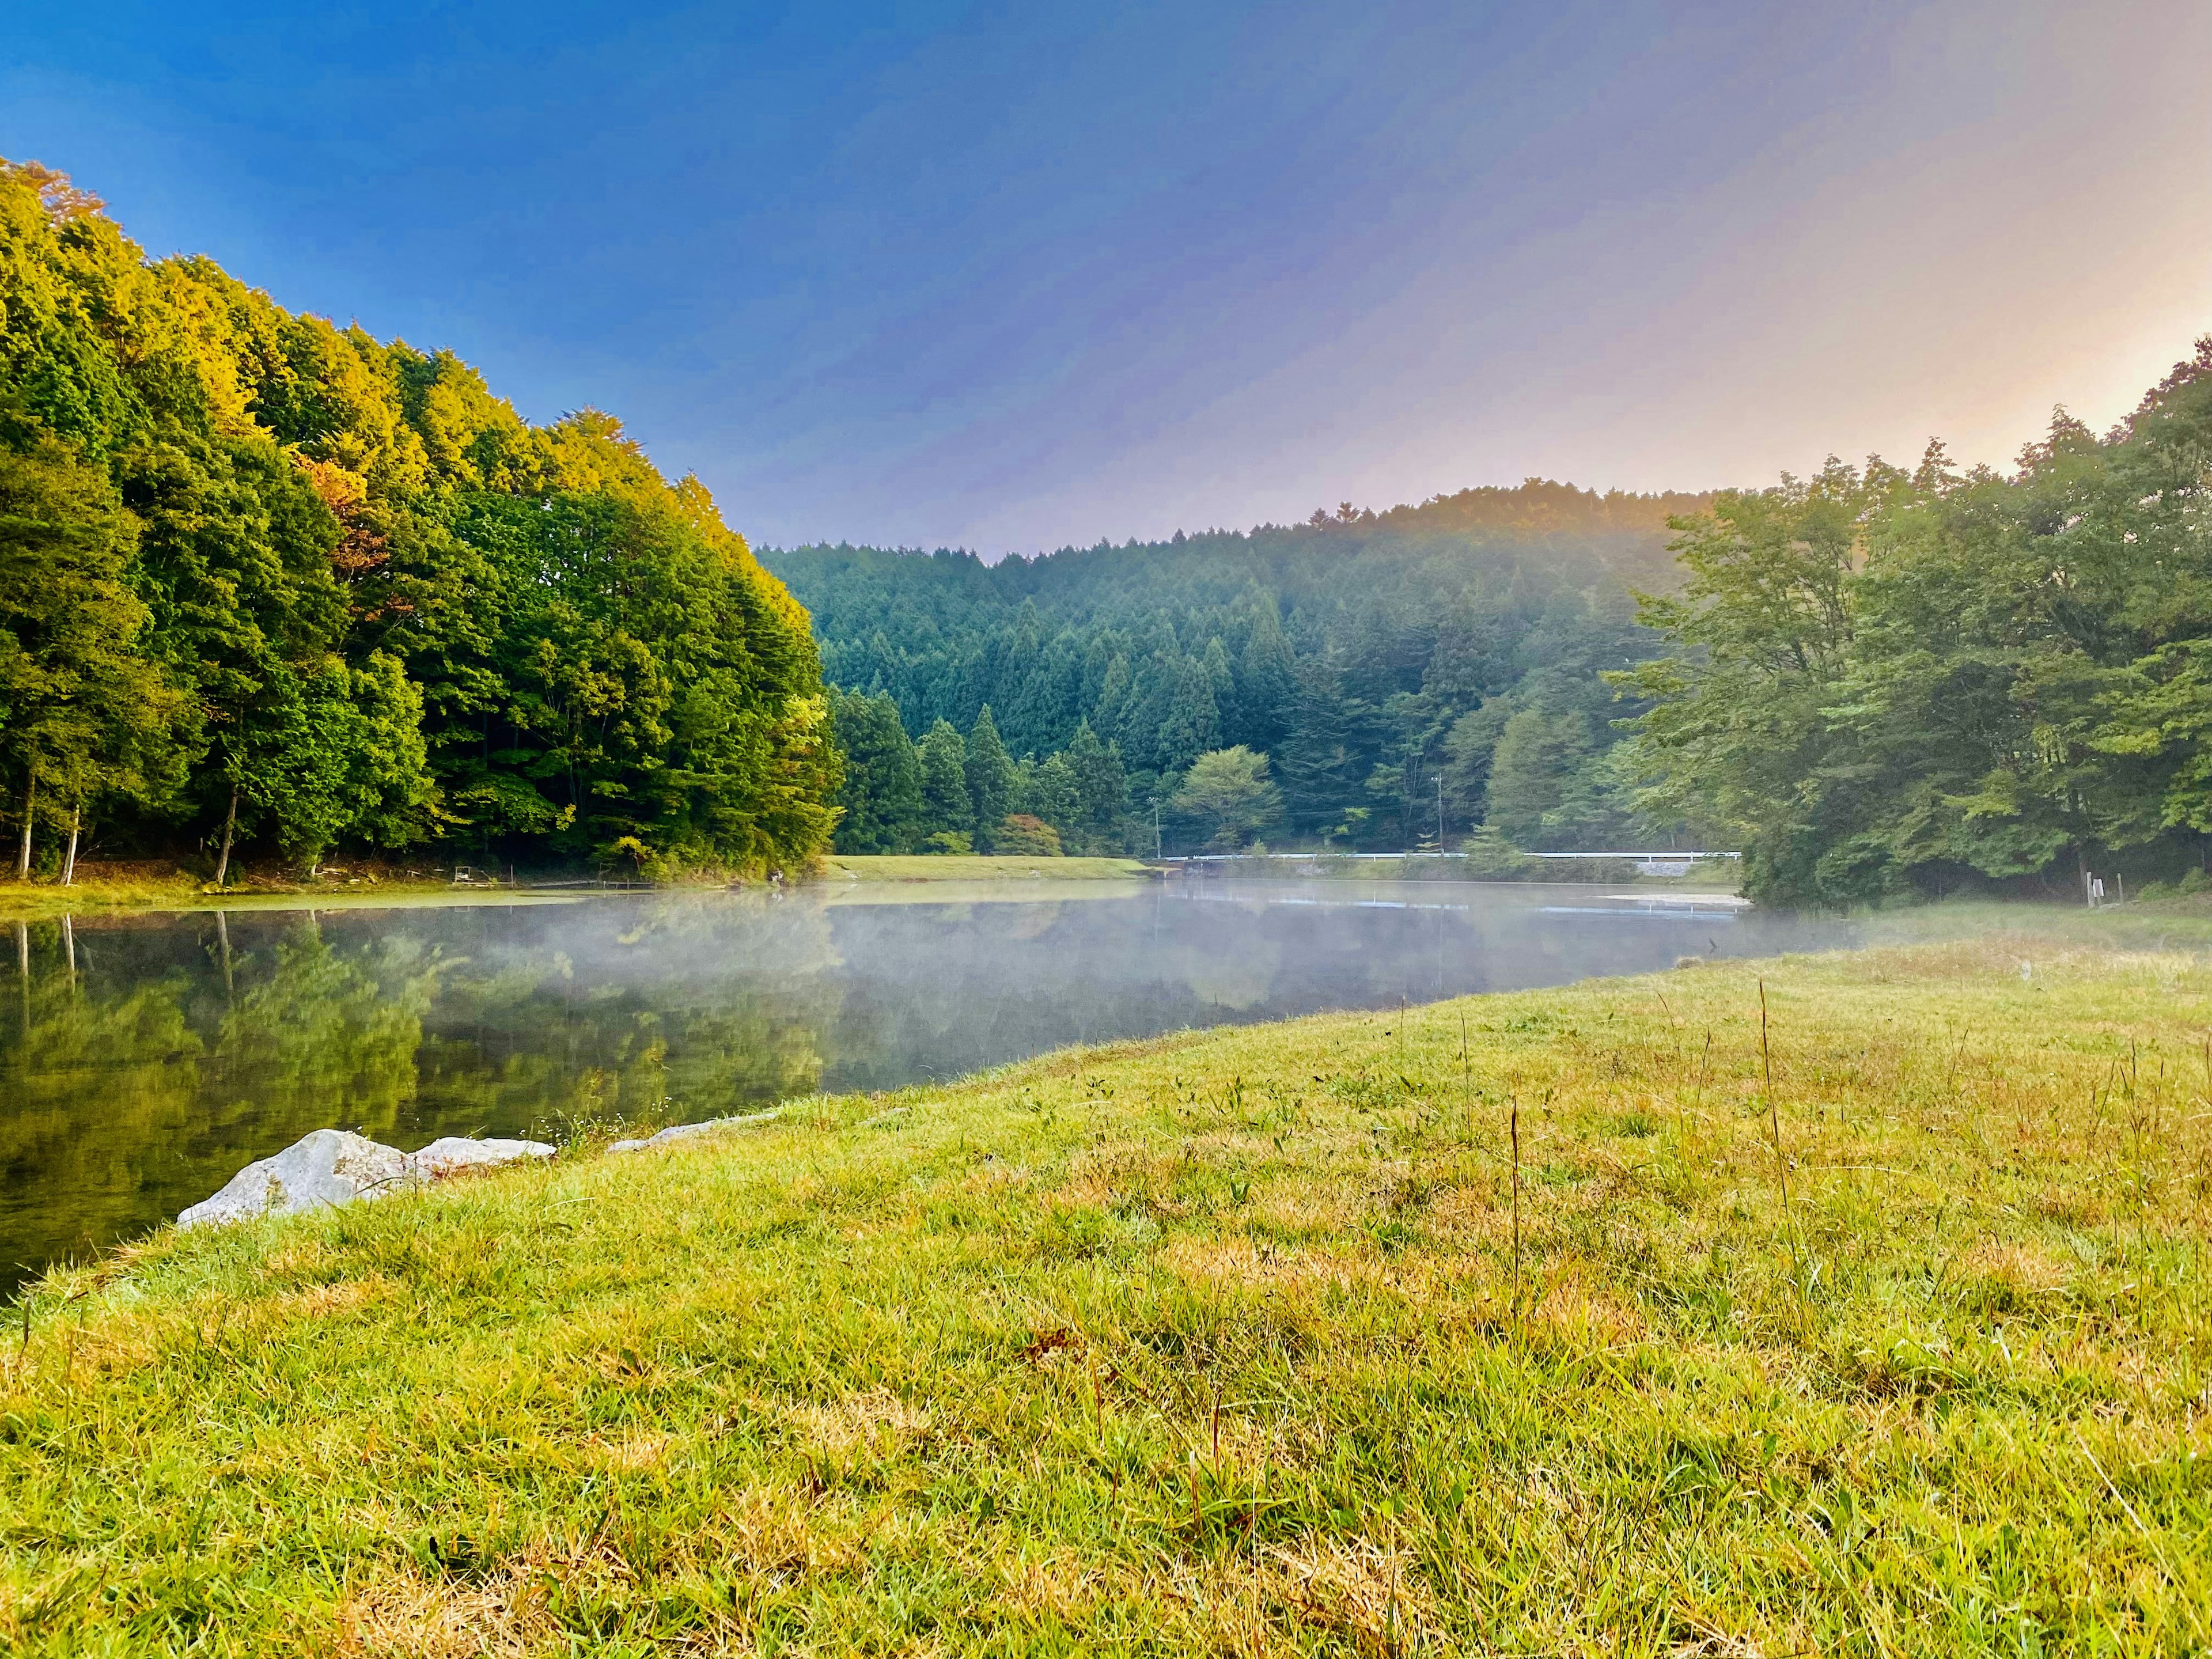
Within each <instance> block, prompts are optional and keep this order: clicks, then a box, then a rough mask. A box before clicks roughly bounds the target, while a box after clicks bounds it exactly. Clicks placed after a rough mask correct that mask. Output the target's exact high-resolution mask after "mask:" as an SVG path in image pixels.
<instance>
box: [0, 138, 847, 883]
mask: <svg viewBox="0 0 2212 1659" xmlns="http://www.w3.org/2000/svg"><path fill="white" fill-rule="evenodd" d="M838 782H839V775H838V763H837V758H836V750H835V748H834V746H833V745H832V743H831V741H830V738H829V714H828V706H827V702H826V699H825V698H824V696H823V690H822V685H821V671H820V663H819V659H818V657H817V653H816V650H815V647H814V643H813V640H812V637H811V633H810V631H809V629H808V624H807V618H806V615H805V611H803V610H801V609H800V608H799V605H797V604H796V603H795V602H794V601H793V599H792V598H791V596H790V594H789V593H787V592H786V591H785V590H784V588H783V586H781V584H780V583H779V582H777V581H776V580H775V578H774V577H772V576H771V575H769V574H768V573H767V572H766V571H765V570H764V569H763V568H762V567H761V566H760V564H759V562H757V560H756V559H755V558H754V556H753V555H752V553H751V551H750V549H749V548H748V547H747V546H746V544H745V543H744V539H743V538H741V537H739V536H738V535H736V534H734V533H732V532H731V531H730V530H729V529H728V528H726V526H725V525H724V524H723V522H722V520H721V518H720V514H719V513H718V512H717V510H716V508H715V505H714V501H713V500H712V498H711V497H710V496H709V495H708V492H707V490H706V489H705V488H704V487H703V486H702V485H701V484H700V483H699V482H698V481H697V480H696V478H689V477H687V478H684V479H683V480H681V481H679V482H678V483H674V484H671V483H668V482H667V481H666V480H665V479H664V478H663V477H661V476H660V474H659V472H658V471H655V470H654V468H653V465H652V464H651V463H650V462H649V461H648V460H647V459H646V457H645V455H644V453H643V452H642V451H641V449H640V447H638V446H637V445H636V444H635V442H633V441H630V440H629V438H627V437H626V436H625V435H623V430H622V428H621V426H620V424H619V423H618V422H616V421H615V420H614V419H613V418H611V416H606V415H604V414H601V413H599V412H598V411H595V410H582V411H580V412H578V413H576V414H574V415H571V416H567V417H565V418H563V419H562V420H560V421H558V422H554V423H553V424H551V425H550V426H544V427H533V426H532V425H530V424H528V423H526V422H524V421H523V420H521V419H520V417H519V416H517V415H516V414H515V412H514V410H513V408H512V407H511V406H509V405H508V404H507V403H505V402H503V401H501V399H499V398H495V397H494V396H493V395H492V394H491V392H489V389H488V388H487V387H486V386H484V384H483V380H482V379H481V378H480V377H479V376H478V375H477V374H476V372H475V371H474V370H472V369H471V368H469V367H468V366H467V365H466V364H465V363H462V362H459V361H458V360H457V359H456V358H454V357H453V356H452V355H451V354H450V353H447V352H423V351H418V350H416V349H414V348H412V347H410V346H409V345H406V344H405V343H401V342H398V341H393V342H389V343H386V342H380V341H379V340H377V339H375V338H374V337H372V336H370V335H369V334H368V333H367V332H365V331H363V330H362V329H361V328H360V327H359V326H357V325H356V326H353V327H348V328H340V327H338V326H337V325H334V324H332V323H331V322H329V321H326V320H325V319H322V318H319V317H314V316H308V315H301V314H295V313H290V312H288V311H286V310H284V309H283V307H280V306H278V305H276V303H275V302H274V301H271V300H270V297H269V296H268V295H265V294H263V293H260V292H258V291H256V290H253V289H248V288H247V287H246V285H245V284H243V283H240V282H238V281H236V280H235V279H234V278H233V277H231V276H228V275H227V274H226V273H225V272H224V271H222V270H221V269H219V268H218V267H217V266H216V264H213V263H212V262H211V261H210V260H207V259H205V258H189V257H187V258H166V259H158V260H149V258H147V257H146V256H145V254H144V253H143V251H142V250H141V249H140V248H139V247H138V246H137V245H136V244H134V243H133V242H131V240H130V239H129V238H128V237H127V236H125V234H124V233H123V231H122V230H121V229H120V228H118V226H117V225H116V224H115V223H114V222H113V221H112V219H111V218H110V217H109V216H107V215H106V213H105V212H104V211H103V210H102V204H100V202H99V200H98V199H97V198H96V197H93V196H91V195H89V194H88V193H86V192H84V191H81V190H78V189H77V188H76V187H75V186H74V185H72V184H71V183H70V180H69V179H67V178H66V177H65V176H64V175H63V174H60V173H55V172H53V171H52V170H51V169H48V168H46V167H40V166H38V165H36V164H34V163H5V162H0V799H4V801H5V803H6V807H5V812H6V819H5V821H6V823H8V826H9V829H10V830H11V831H12V835H11V837H10V839H11V841H12V843H13V844H12V846H11V847H10V848H9V852H10V854H12V856H11V857H10V859H9V863H10V864H11V865H12V866H14V867H15V871H16V872H17V873H18V874H19V875H27V874H30V873H32V872H33V871H34V870H41V871H46V870H53V869H55V868H56V866H60V867H61V868H62V870H63V871H64V872H65V871H66V869H67V866H69V865H70V863H72V862H73V861H74V860H76V857H77V856H78V855H79V854H80V852H81V851H88V850H89V849H90V848H93V847H94V846H97V847H98V848H100V849H101V850H102V852H103V853H105V854H110V855H115V854H122V855H129V854H133V853H137V852H143V851H149V850H157V851H166V852H168V853H171V854H174V853H176V852H179V851H180V850H181V851H183V852H185V853H186V854H191V855H194V856H197V857H200V858H202V859H204V860H205V862H206V865H207V867H208V871H209V872H210V873H211V874H212V875H213V876H214V878H216V880H217V881H218V882H220V881H222V880H224V879H226V878H228V877H229V876H230V875H231V873H232V872H233V863H234V859H237V858H240V857H242V855H244V854H246V853H247V852H249V851H252V852H256V853H258V854H264V855H271V856H276V857H281V858H283V859H284V860H289V861H295V862H297V863H299V864H301V865H303V866H307V867H309V868H312V867H313V866H314V865H315V864H316V862H317V861H318V860H319V859H321V858H322V857H323V856H324V855H325V854H327V853H328V852H330V851H331V849H333V848H340V847H348V848H371V849H386V850H392V851H398V850H399V849H404V848H412V847H417V846H430V847H435V848H438V849H441V852H442V854H443V855H444V856H447V857H451V858H454V859H461V858H476V859H481V860H485V861H489V862H497V861H507V862H512V861H514V860H524V861H526V862H536V863H541V864H542V863H585V862H591V863H597V864H600V865H603V866H604V865H607V864H613V865H616V866H619V867H622V868H624V869H635V870H637V871H641V872H646V873H648V874H649V873H653V872H665V871H668V870H671V869H673V868H676V867H696V866H714V867H724V868H728V869H731V870H733V871H743V870H759V869H763V868H767V867H770V866H778V867H780V866H787V865H797V864H801V863H804V862H805V860H808V859H810V858H811V857H812V856H813V855H814V854H817V852H819V851H820V850H821V848H823V846H825V845H826V844H827V842H828V839H829V830H830V828H831V825H832V824H833V823H834V822H835V819H836V808H835V806H834V805H832V800H833V797H834V796H835V794H836V789H837V787H838Z"/></svg>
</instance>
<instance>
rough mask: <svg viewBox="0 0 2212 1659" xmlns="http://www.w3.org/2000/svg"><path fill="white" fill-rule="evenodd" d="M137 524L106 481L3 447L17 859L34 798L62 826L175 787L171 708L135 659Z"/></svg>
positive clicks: (4, 632) (10, 778) (6, 719)
mask: <svg viewBox="0 0 2212 1659" xmlns="http://www.w3.org/2000/svg"><path fill="white" fill-rule="evenodd" d="M137 539H138V525H137V521H136V520H134V519H133V518H132V517H131V514H130V513H127V512H125V510H124V509H123V507H122V506H121V504H120V502H119V501H118V500H117V499H116V496H115V492H114V490H113V489H112V486H111V485H110V484H109V483H108V481H107V479H106V477H105V476H104V475H103V474H101V473H100V471H98V470H96V469H94V468H93V467H90V466H88V465H84V464H83V463H82V462H80V461H78V460H77V459H75V457H74V456H72V455H71V454H70V452H69V450H68V449H67V447H65V446H64V445H63V444H61V443H59V442H58V441H55V440H54V439H52V438H51V437H45V436H33V437H32V438H30V440H29V441H28V443H27V449H26V450H23V451H19V450H15V449H10V448H8V447H0V788H4V791H5V796H6V799H9V800H10V801H12V802H16V803H20V804H21V820H20V822H21V826H22V829H21V856H22V857H23V858H24V859H27V858H28V857H29V855H30V848H31V835H32V832H33V829H34V827H35V824H36V822H37V812H38V804H39V801H40V798H41V797H42V796H43V797H44V799H46V801H47V802H48V803H49V807H48V810H49V812H50V813H52V814H58V815H59V816H61V817H64V818H65V819H66V818H70V817H72V816H73V815H75V814H77V813H81V812H82V811H83V810H84V809H85V808H86V807H87V806H88V805H95V804H98V803H100V802H101V801H102V800H103V799H136V800H139V801H148V800H151V799H157V798H158V797H159V796H160V795H161V794H162V793H166V791H167V789H168V788H169V787H173V783H174V769H173V765H174V746H173V738H172V735H171V726H172V725H173V721H174V720H175V717H176V714H177V708H178V703H179V698H178V696H177V695H176V694H175V692H174V691H173V690H171V689H170V688H169V687H168V686H167V685H166V684H164V683H163V682H162V680H161V677H160V675H159V674H158V673H157V672H156V671H155V669H154V667H153V665H150V664H149V663H148V662H147V661H146V659H145V658H144V657H143V655H142V654H141V653H140V651H139V649H138V648H137V647H138V646H139V643H140V641H141V638H142V635H143V633H144V630H145V627H146V623H147V616H148V613H147V608H146V606H145V605H144V604H143V602H142V601H141V600H140V599H138V597H137V595H136V594H135V593H134V592H131V587H130V585H129V580H130V576H131V562H132V559H133V556H134V555H135V553H136V551H137Z"/></svg>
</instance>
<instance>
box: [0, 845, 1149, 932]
mask: <svg viewBox="0 0 2212 1659" xmlns="http://www.w3.org/2000/svg"><path fill="white" fill-rule="evenodd" d="M1155 873H1156V872H1154V871H1153V870H1152V868H1151V867H1150V866H1147V865H1145V864H1142V863H1140V862H1139V861H1138V860H1135V859H1093V858H1057V859H1043V858H1035V859H1033V858H986V857H981V856H971V857H965V858H963V857H957V856H948V857H931V858H836V857H832V858H829V859H826V860H823V866H822V872H821V874H822V878H824V879H827V880H830V881H834V882H848V881H864V882H893V881H896V882H912V881H932V882H945V881H957V882H976V881H1031V880H1038V881H1097V880H1102V879H1121V878H1131V877H1143V878H1150V877H1152V876H1153V875H1154V874H1155ZM725 881H726V878H723V877H715V878H713V879H712V880H711V881H708V882H707V883H706V884H708V885H712V886H717V887H719V886H721V885H723V884H725ZM677 885H678V886H682V885H684V883H682V882H678V884H677ZM529 890H531V888H530V884H529V883H528V882H524V883H523V884H521V886H520V888H519V889H517V888H513V887H507V886H505V885H502V884H498V883H495V882H477V883H463V884H458V885H457V884H454V883H453V882H452V881H450V880H449V879H447V878H445V877H442V876H435V875H432V876H399V877H393V876H378V875H360V874H353V873H349V872H334V873H333V874H331V876H330V877H328V878H325V879H322V880H308V879H307V878H302V877H300V876H298V875H296V873H295V874H289V875H285V876H272V875H268V874H265V873H257V874H256V875H255V876H253V877H252V878H251V879H250V880H248V881H246V882H245V883H243V884H240V885H238V886H235V887H233V888H230V889H228V890H225V891H223V892H221V893H217V892H216V891H214V890H211V889H210V888H209V887H207V886H206V884H204V882H202V881H201V880H200V879H199V878H197V877H194V876H191V875H189V874H187V873H185V872H183V871H181V870H179V871H173V872H162V871H161V870H158V869H154V868H150V867H148V868H136V867H134V868H133V869H132V871H131V873H129V874H127V875H121V876H115V875H107V874H103V873H101V872H98V871H96V870H94V871H88V872H85V873H84V874H83V875H82V876H81V877H80V878H79V879H78V880H77V881H76V882H75V883H73V884H70V886H67V887H64V886H61V885H59V884H57V883H55V882H53V881H52V880H46V881H29V882H19V881H15V880H12V879H9V878H0V921H40V920H41V919H44V918H46V917H51V916H59V915H71V914H74V915H97V914H100V913H103V912H111V911H118V910H182V909H199V908H204V907H206V906H208V905H210V904H213V903H218V902H219V903H222V904H224V905H251V904H252V903H254V902H257V901H265V900H277V901H285V902H296V901H298V900H300V899H301V898H313V899H316V900H332V901H345V902H391V901H396V900H405V899H418V900H419V899H424V898H444V897H451V896H467V895H470V894H501V895H511V894H513V893H514V892H516V891H523V892H527V891H529Z"/></svg>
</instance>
